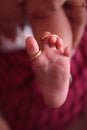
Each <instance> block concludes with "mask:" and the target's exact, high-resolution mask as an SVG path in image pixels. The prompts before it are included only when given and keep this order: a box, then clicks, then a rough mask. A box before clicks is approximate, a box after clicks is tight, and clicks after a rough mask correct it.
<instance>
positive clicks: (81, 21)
mask: <svg viewBox="0 0 87 130" xmlns="http://www.w3.org/2000/svg"><path fill="white" fill-rule="evenodd" d="M82 3H83V4H86V0H68V1H67V2H66V3H65V5H66V6H65V7H66V8H65V12H66V14H67V16H68V18H69V22H70V25H71V28H72V32H73V48H76V47H77V46H78V44H79V42H80V40H81V38H82V36H83V33H84V29H85V26H86V23H87V14H86V7H85V6H78V4H82Z"/></svg>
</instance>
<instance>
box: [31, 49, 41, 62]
mask: <svg viewBox="0 0 87 130" xmlns="http://www.w3.org/2000/svg"><path fill="white" fill-rule="evenodd" d="M41 54H42V50H39V51H38V52H37V53H36V54H34V55H33V56H32V57H31V58H30V62H33V61H34V60H36V59H37V58H38V57H39V56H40V55H41Z"/></svg>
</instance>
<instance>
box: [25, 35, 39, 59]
mask: <svg viewBox="0 0 87 130" xmlns="http://www.w3.org/2000/svg"><path fill="white" fill-rule="evenodd" d="M25 42H26V50H27V52H28V55H29V57H30V56H32V55H34V54H35V53H37V52H38V51H39V46H38V43H37V41H36V39H35V38H34V37H33V36H29V37H27V38H26V40H25Z"/></svg>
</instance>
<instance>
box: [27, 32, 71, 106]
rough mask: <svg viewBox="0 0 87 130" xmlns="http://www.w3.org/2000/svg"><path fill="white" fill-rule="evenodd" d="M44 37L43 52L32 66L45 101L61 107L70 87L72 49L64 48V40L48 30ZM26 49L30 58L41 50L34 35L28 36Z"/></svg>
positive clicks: (50, 104) (49, 104)
mask: <svg viewBox="0 0 87 130" xmlns="http://www.w3.org/2000/svg"><path fill="white" fill-rule="evenodd" d="M46 35H47V36H46ZM45 36H46V37H45ZM43 37H44V38H42V42H41V43H42V48H41V50H42V53H40V54H39V55H38V56H37V57H36V59H34V60H33V61H32V66H33V68H34V71H35V76H36V80H37V83H38V85H39V86H40V89H41V92H42V95H43V98H44V101H45V103H46V104H47V105H48V106H49V107H59V106H61V105H62V104H63V103H64V102H65V100H66V97H67V94H68V89H69V77H70V49H69V47H66V48H64V45H63V40H62V39H61V38H59V37H56V35H53V34H50V33H49V32H46V33H45V34H44V36H43ZM26 49H27V52H28V55H29V58H30V59H31V57H32V56H33V55H34V56H35V54H37V52H39V46H38V43H37V41H36V40H35V39H34V38H33V37H28V38H27V40H26Z"/></svg>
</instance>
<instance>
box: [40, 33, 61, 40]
mask: <svg viewBox="0 0 87 130" xmlns="http://www.w3.org/2000/svg"><path fill="white" fill-rule="evenodd" d="M47 37H56V38H59V36H58V35H56V34H46V35H44V36H43V37H42V39H41V40H42V41H43V40H44V39H45V38H47Z"/></svg>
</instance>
